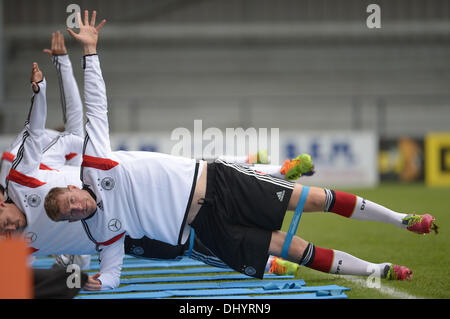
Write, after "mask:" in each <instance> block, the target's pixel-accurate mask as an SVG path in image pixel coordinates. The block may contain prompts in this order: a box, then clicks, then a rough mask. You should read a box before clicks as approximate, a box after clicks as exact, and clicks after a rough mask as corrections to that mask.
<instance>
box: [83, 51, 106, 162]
mask: <svg viewBox="0 0 450 319" xmlns="http://www.w3.org/2000/svg"><path fill="white" fill-rule="evenodd" d="M83 67H84V68H85V70H84V105H85V108H86V117H87V122H86V142H85V149H84V153H83V155H88V156H96V157H106V156H107V155H108V154H110V153H111V144H110V140H109V124H108V104H107V98H106V87H105V82H104V80H103V76H102V71H101V68H100V61H99V58H98V55H87V56H84V57H83Z"/></svg>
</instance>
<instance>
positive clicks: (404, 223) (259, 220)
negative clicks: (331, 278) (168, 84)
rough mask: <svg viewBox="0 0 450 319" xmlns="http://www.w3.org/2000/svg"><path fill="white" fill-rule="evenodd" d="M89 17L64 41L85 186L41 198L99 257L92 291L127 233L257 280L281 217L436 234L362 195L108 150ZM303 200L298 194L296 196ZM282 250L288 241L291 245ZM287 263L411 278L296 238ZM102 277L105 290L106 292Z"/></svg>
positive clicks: (423, 218)
mask: <svg viewBox="0 0 450 319" xmlns="http://www.w3.org/2000/svg"><path fill="white" fill-rule="evenodd" d="M95 19H96V12H95V11H94V12H93V14H92V17H91V20H89V13H88V11H85V14H84V23H83V21H82V19H81V15H80V14H78V22H79V25H80V32H79V33H78V34H76V33H74V32H73V31H72V30H70V29H68V31H69V33H70V34H71V35H72V36H73V37H74V38H76V39H77V40H78V41H79V42H80V43H81V44H82V47H83V54H84V56H83V60H84V62H83V68H84V69H85V88H84V89H85V92H84V93H85V95H84V96H85V107H86V116H87V118H88V121H87V123H86V138H85V147H84V150H83V163H82V174H81V177H82V182H83V188H82V189H80V188H79V187H77V186H76V185H73V186H68V187H65V188H64V187H63V188H54V189H52V190H51V191H50V192H49V194H48V195H47V197H46V200H45V209H46V211H47V215H48V216H49V217H50V218H51V219H52V220H54V221H66V223H67V221H77V220H81V221H82V223H83V225H84V227H85V229H86V231H87V232H88V235H89V237H90V239H91V240H92V242H94V243H95V244H96V245H97V247H98V248H99V249H100V250H101V252H100V257H101V264H100V275H99V277H98V278H94V280H93V281H91V288H92V289H101V288H115V287H117V286H118V284H119V276H120V269H121V264H122V258H123V240H124V235H125V234H128V235H129V236H130V237H132V238H141V237H142V236H147V237H149V238H153V239H156V240H160V241H163V242H166V243H168V244H171V245H177V244H178V245H179V244H183V243H185V242H186V239H187V238H188V236H189V232H190V228H191V227H192V228H193V229H195V233H196V236H198V237H199V239H200V240H201V242H202V243H203V244H204V245H205V246H206V247H208V249H210V250H211V251H212V252H213V253H214V254H215V255H216V256H217V257H219V258H220V259H221V260H223V261H224V262H225V263H226V264H227V265H228V266H229V267H231V268H233V269H234V270H236V271H239V272H242V273H245V274H247V275H249V276H253V277H256V278H262V276H263V273H264V270H265V266H266V262H267V258H268V255H269V254H272V255H275V256H281V255H284V251H285V247H286V246H285V245H284V244H285V241H286V238H287V234H286V233H284V232H282V231H280V228H281V225H282V222H283V219H284V215H285V212H286V210H294V211H298V210H297V209H298V207H300V208H301V209H299V210H300V211H301V210H303V211H305V212H319V211H325V212H333V213H336V214H339V215H341V216H344V217H347V218H354V219H359V220H372V221H379V222H385V223H390V224H392V225H395V226H397V227H399V228H403V229H408V230H410V231H413V232H416V233H429V232H430V231H431V230H435V231H437V226H436V224H435V222H434V218H433V217H432V216H431V215H428V214H425V215H413V214H409V215H408V214H402V213H398V212H395V211H392V210H390V209H388V208H386V207H383V206H381V205H378V204H376V203H373V202H371V201H369V200H366V199H363V198H360V197H359V196H356V195H353V194H348V193H345V192H340V191H333V190H328V189H323V188H319V187H311V188H309V187H307V186H303V185H301V184H295V183H290V182H288V181H284V180H280V179H275V178H272V177H269V176H267V175H265V174H258V173H255V172H254V171H252V170H250V169H248V168H245V167H243V166H241V165H236V164H232V163H227V162H224V161H220V160H219V161H217V162H215V163H212V164H207V163H205V162H203V161H200V162H197V161H195V160H191V159H186V158H179V157H174V156H170V155H166V154H158V153H151V152H112V151H111V147H110V141H109V126H108V118H107V99H106V89H105V83H104V81H103V77H102V73H101V69H100V63H99V58H98V55H97V40H98V32H99V30H100V29H101V28H102V27H103V25H104V23H105V22H106V21H105V20H103V21H102V22H101V23H100V24H99V25H98V26H97V27H96V26H95ZM303 194H304V195H303ZM288 243H289V241H288ZM286 253H287V258H288V259H289V260H291V261H293V262H296V263H298V264H299V265H304V266H307V267H310V268H312V269H315V270H318V271H322V272H327V273H333V274H338V273H339V274H341V275H360V276H369V275H371V274H372V273H373V271H374V270H379V272H378V273H379V274H380V276H381V277H383V278H387V279H397V280H409V279H411V277H412V272H411V271H410V270H409V269H408V268H406V267H404V266H397V265H393V264H392V263H380V264H374V263H371V262H367V261H364V260H361V259H358V258H356V257H354V256H352V255H350V254H347V253H345V252H342V251H339V250H333V249H324V248H320V247H316V246H315V245H313V244H312V243H308V242H307V241H305V240H303V239H302V238H300V237H298V236H294V237H293V238H292V242H291V243H290V245H288V246H287V251H286ZM104 279H106V280H107V281H108V282H109V283H111V282H114V284H113V285H112V286H108V285H105V282H104Z"/></svg>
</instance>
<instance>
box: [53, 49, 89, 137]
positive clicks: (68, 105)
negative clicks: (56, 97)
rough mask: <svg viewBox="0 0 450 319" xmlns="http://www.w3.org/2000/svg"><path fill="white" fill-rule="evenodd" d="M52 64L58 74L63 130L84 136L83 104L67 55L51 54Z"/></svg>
mask: <svg viewBox="0 0 450 319" xmlns="http://www.w3.org/2000/svg"><path fill="white" fill-rule="evenodd" d="M53 64H54V65H55V68H56V73H57V76H58V82H59V90H60V100H61V107H62V113H63V121H64V128H65V131H66V132H69V133H72V134H74V135H77V136H80V137H84V128H83V104H82V102H81V97H80V92H79V90H78V85H77V81H76V79H75V76H74V74H73V69H72V63H71V62H70V58H69V55H67V54H64V55H56V56H53Z"/></svg>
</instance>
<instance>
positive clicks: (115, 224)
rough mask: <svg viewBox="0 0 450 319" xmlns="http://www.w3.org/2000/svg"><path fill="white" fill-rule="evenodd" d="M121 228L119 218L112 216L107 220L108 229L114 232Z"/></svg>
mask: <svg viewBox="0 0 450 319" xmlns="http://www.w3.org/2000/svg"><path fill="white" fill-rule="evenodd" d="M121 228H122V223H121V222H120V220H118V219H116V218H113V219H111V220H110V221H109V222H108V229H109V230H110V231H113V232H116V231H119V230H120V229H121Z"/></svg>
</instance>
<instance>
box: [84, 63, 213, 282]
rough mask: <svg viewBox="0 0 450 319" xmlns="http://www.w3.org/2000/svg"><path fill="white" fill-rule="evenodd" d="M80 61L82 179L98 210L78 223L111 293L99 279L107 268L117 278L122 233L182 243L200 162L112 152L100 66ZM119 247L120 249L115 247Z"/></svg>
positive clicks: (200, 166)
mask: <svg viewBox="0 0 450 319" xmlns="http://www.w3.org/2000/svg"><path fill="white" fill-rule="evenodd" d="M83 59H84V61H83V66H84V68H85V79H84V83H85V84H84V85H85V88H84V94H85V108H86V117H87V119H88V120H87V123H86V138H85V146H84V150H83V163H82V165H81V166H82V167H81V170H82V175H81V176H82V182H83V185H84V188H85V189H88V190H89V192H90V193H91V195H92V196H93V197H94V198H95V200H96V202H97V207H98V208H97V211H96V212H95V213H94V214H93V215H91V216H90V217H88V218H86V219H85V220H83V223H84V224H85V227H86V231H87V232H88V233H89V236H90V237H91V239H92V240H93V241H95V242H96V243H98V244H99V247H101V249H102V252H103V255H102V254H101V258H102V259H101V260H102V261H101V265H100V273H101V275H100V277H99V279H100V280H101V281H102V288H114V286H113V287H106V286H105V284H104V281H103V280H102V278H103V277H102V276H105V275H106V273H107V272H110V273H111V272H112V269H115V270H114V272H113V276H117V274H119V275H120V267H121V262H120V264H119V263H118V261H117V257H118V256H119V255H118V253H117V252H118V251H119V249H122V251H123V236H124V235H125V234H128V235H129V236H130V237H132V238H141V237H142V236H147V237H149V238H152V239H155V240H159V241H163V242H166V243H168V244H172V245H177V244H180V243H181V244H182V243H184V242H185V241H186V239H187V238H188V236H189V231H190V229H189V227H185V226H186V225H185V224H186V218H187V212H188V209H189V207H188V205H189V204H190V200H191V196H192V194H193V190H194V187H195V183H196V181H197V179H198V177H199V176H200V173H199V172H201V169H202V167H203V165H204V163H203V161H202V162H199V163H196V160H194V159H188V158H184V157H175V156H171V155H167V154H161V153H153V152H123V151H118V152H112V151H111V147H110V140H109V127H108V117H107V99H106V89H105V83H104V81H103V77H102V72H101V69H100V62H99V59H98V56H97V55H89V56H85V57H83ZM104 243H107V244H108V245H107V246H105V245H104ZM119 245H121V248H114V247H118V246H119ZM113 251H114V252H113ZM110 255H114V256H115V257H114V258H112V257H110ZM116 280H117V285H118V283H119V282H118V278H116Z"/></svg>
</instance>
